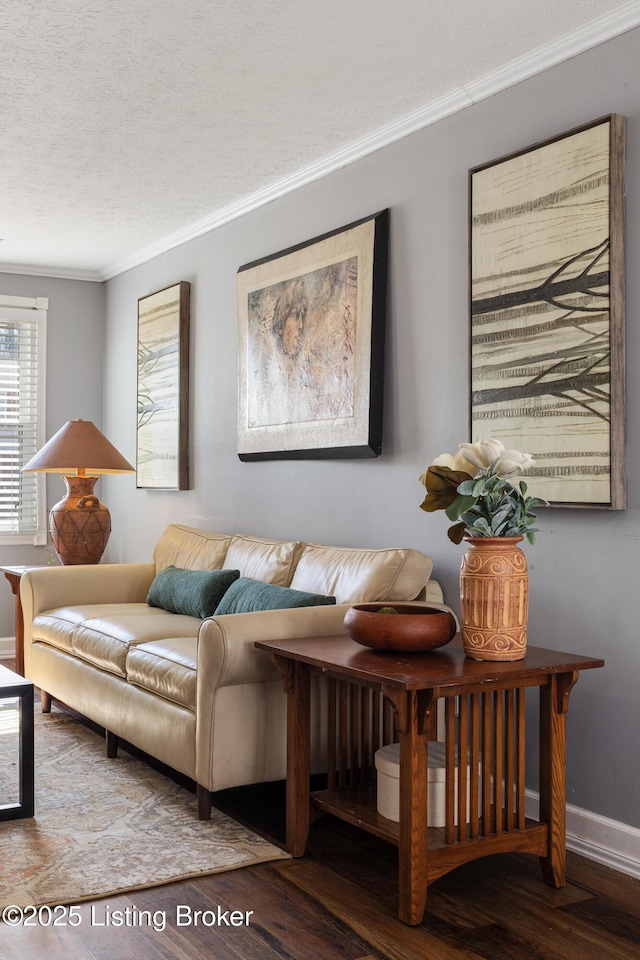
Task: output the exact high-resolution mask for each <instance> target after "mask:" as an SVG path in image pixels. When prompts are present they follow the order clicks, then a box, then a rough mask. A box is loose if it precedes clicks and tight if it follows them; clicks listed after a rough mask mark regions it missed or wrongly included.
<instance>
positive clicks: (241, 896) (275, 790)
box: [0, 784, 640, 960]
mask: <svg viewBox="0 0 640 960" xmlns="http://www.w3.org/2000/svg"><path fill="white" fill-rule="evenodd" d="M215 802H216V805H217V806H219V807H220V808H221V809H223V810H224V811H225V812H227V813H229V814H230V815H231V816H234V817H235V818H236V819H238V820H241V821H243V822H245V823H248V824H249V825H251V826H252V827H253V828H254V829H256V830H257V831H259V832H260V833H262V834H263V835H264V836H267V837H268V838H269V839H271V840H274V841H275V842H277V843H280V844H282V843H283V840H284V786H283V784H269V785H267V786H259V787H249V788H243V789H239V790H230V791H225V792H224V793H222V794H218V795H217V796H216V798H215ZM194 803H195V798H194ZM167 842H171V839H170V838H168V841H167ZM108 855H109V851H108V849H105V851H104V856H105V857H108ZM396 898H397V851H396V849H395V847H393V846H391V845H389V844H387V843H384V842H383V841H380V840H377V839H376V838H375V837H372V836H370V835H369V834H366V833H363V832H361V831H359V830H357V829H356V828H352V827H350V826H348V825H346V824H344V823H342V822H341V821H339V820H336V819H334V818H332V817H323V818H321V819H319V820H317V821H316V822H315V823H314V824H313V825H312V828H311V836H310V842H309V846H308V849H307V853H306V855H305V856H304V858H302V859H299V860H285V861H277V862H274V863H270V864H269V863H267V864H261V865H259V866H255V867H246V868H244V869H240V870H234V871H230V872H228V873H222V874H217V875H213V876H209V877H201V878H198V879H196V880H190V881H183V882H180V883H174V884H168V885H166V886H163V887H156V888H153V889H149V890H142V891H135V892H132V893H130V894H127V895H124V896H116V897H109V898H108V899H107V900H102V901H95V902H94V903H84V904H81V905H80V909H81V914H80V916H81V922H80V923H78V925H77V926H73V927H72V926H69V925H66V926H58V927H52V926H46V925H40V926H36V927H30V928H26V927H10V926H7V925H6V924H0V960H92V958H93V960H133V958H140V960H156V958H157V960H171V958H176V960H201V958H202V960H204V958H207V960H210V958H215V960H283V958H287V960H461V958H470V960H481V958H482V960H633V958H638V960H640V881H639V880H634V879H632V878H629V877H626V876H624V875H623V874H621V873H618V872H616V871H614V870H610V869H608V868H606V867H603V866H601V865H599V864H597V863H594V862H592V861H589V860H586V859H584V858H582V857H578V856H576V855H574V854H569V855H568V883H567V885H566V886H565V887H564V888H563V889H561V890H554V889H552V888H550V887H548V886H546V884H544V883H543V881H542V877H541V873H540V869H539V865H538V861H537V858H535V857H531V856H528V855H518V854H501V855H498V856H492V857H486V858H482V859H479V860H476V861H474V862H473V863H470V864H466V865H465V866H462V867H459V868H458V869H457V870H454V871H453V872H451V873H449V874H448V875H447V876H444V877H441V878H440V879H439V880H437V881H436V882H435V883H434V884H433V885H432V886H431V887H430V888H429V894H428V900H427V910H426V914H425V918H424V921H423V923H422V924H421V925H420V926H419V927H408V926H406V925H404V924H402V923H400V921H399V920H398V919H397V914H396V909H397V899H396ZM1 906H5V905H4V904H3V905H1ZM145 911H146V913H145ZM197 911H201V913H199V914H198V913H197ZM229 911H239V912H242V913H245V912H247V911H252V913H251V915H250V918H249V923H248V924H246V923H243V924H242V925H238V926H233V925H230V924H229V925H227V924H225V917H226V919H227V920H229V919H231V917H232V915H231V913H229ZM225 912H226V913H225ZM218 915H220V920H218ZM214 917H215V920H216V922H215V925H210V924H211V921H212V920H213V918H214ZM114 918H115V921H117V920H118V919H120V923H121V925H116V922H113V921H114ZM110 919H111V921H112V922H111V923H109V920H110ZM237 919H239V914H238V917H237ZM180 921H182V922H180Z"/></svg>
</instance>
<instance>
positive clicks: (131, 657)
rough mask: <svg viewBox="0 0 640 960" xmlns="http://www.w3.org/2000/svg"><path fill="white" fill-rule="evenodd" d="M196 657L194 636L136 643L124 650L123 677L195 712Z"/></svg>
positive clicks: (196, 645)
mask: <svg viewBox="0 0 640 960" xmlns="http://www.w3.org/2000/svg"><path fill="white" fill-rule="evenodd" d="M197 657H198V641H197V639H196V638H195V637H171V638H170V639H167V640H154V641H152V642H151V643H141V644H137V645H136V646H135V647H130V648H129V651H128V653H127V660H126V669H127V680H128V681H129V683H133V684H135V686H137V687H141V688H142V689H143V690H148V691H149V692H150V693H155V694H157V696H159V697H162V698H163V699H164V700H171V701H172V702H173V703H178V704H180V706H182V707H188V709H189V710H193V711H194V712H195V708H196V678H197Z"/></svg>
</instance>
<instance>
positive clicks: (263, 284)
mask: <svg viewBox="0 0 640 960" xmlns="http://www.w3.org/2000/svg"><path fill="white" fill-rule="evenodd" d="M388 221H389V212H388V210H383V211H381V212H380V213H376V214H374V215H373V216H370V217H367V218H366V219H363V220H359V221H358V222H357V223H352V224H349V225H348V226H345V227H342V228H340V229H338V230H335V231H333V232H332V233H327V234H324V235H323V236H321V237H316V238H315V239H313V240H310V241H308V242H306V243H302V244H299V245H298V246H295V247H291V248H289V249H287V250H283V251H281V252H279V253H276V254H273V255H272V256H269V257H266V258H264V259H263V260H258V261H255V262H254V263H248V264H246V265H245V266H242V267H240V269H239V270H238V276H237V289H238V341H239V391H238V456H239V457H240V459H241V460H245V461H251V460H277V459H279V460H283V459H297V460H301V459H325V458H334V459H337V458H355V457H358V458H364V457H377V456H379V455H380V453H381V447H382V395H383V389H382V387H383V384H382V380H383V363H384V322H385V307H386V279H387V244H388Z"/></svg>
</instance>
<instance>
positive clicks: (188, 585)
mask: <svg viewBox="0 0 640 960" xmlns="http://www.w3.org/2000/svg"><path fill="white" fill-rule="evenodd" d="M239 576H240V571H239V570H183V569H182V568H181V567H165V568H164V570H161V571H160V573H159V574H158V575H157V576H156V577H155V578H154V580H153V583H152V584H151V586H150V587H149V593H148V595H147V603H148V604H149V606H150V607H161V608H162V609H163V610H169V611H170V612H171V613H185V614H187V616H189V617H200V619H201V620H204V618H205V617H210V616H212V615H213V613H214V611H215V609H216V607H217V606H218V604H219V603H220V601H221V600H222V598H223V596H224V594H225V593H226V591H227V590H228V589H229V587H230V586H231V584H232V583H233V582H234V580H237V579H238V577H239Z"/></svg>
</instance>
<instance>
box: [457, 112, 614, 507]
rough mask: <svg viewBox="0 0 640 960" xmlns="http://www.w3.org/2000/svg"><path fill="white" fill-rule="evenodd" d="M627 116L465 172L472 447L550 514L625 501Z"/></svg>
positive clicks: (588, 126)
mask: <svg viewBox="0 0 640 960" xmlns="http://www.w3.org/2000/svg"><path fill="white" fill-rule="evenodd" d="M624 152H625V119H624V117H622V116H619V115H617V114H611V115H610V116H608V117H604V118H601V119H599V120H595V121H593V122H592V123H589V124H586V125H584V126H582V127H579V128H577V129H574V130H571V131H569V132H568V133H566V134H563V135H562V136H559V137H555V138H554V139H551V140H547V141H545V142H543V143H540V144H536V145H535V146H532V147H528V148H527V149H525V150H521V151H519V152H518V153H514V154H512V155H511V156H508V157H505V158H502V159H500V160H496V161H493V162H491V163H487V164H484V165H482V166H479V167H475V168H473V169H472V170H470V171H469V192H470V202H469V206H470V314H471V318H470V330H471V438H472V441H474V442H475V441H477V440H481V439H484V438H487V437H495V438H497V439H500V440H502V442H503V443H504V444H505V446H506V447H508V448H512V449H513V448H515V449H518V450H523V451H525V452H527V453H530V454H531V455H532V456H533V458H534V459H535V466H534V467H533V468H532V469H531V470H528V471H527V476H526V481H527V485H528V486H529V490H530V492H531V493H535V494H536V495H538V496H541V497H544V498H545V499H546V500H548V501H549V502H550V503H551V504H552V505H553V506H564V507H601V508H609V509H614V510H621V509H624V507H625V506H626V493H625V430H624V404H625V399H624V389H625V385H624Z"/></svg>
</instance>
